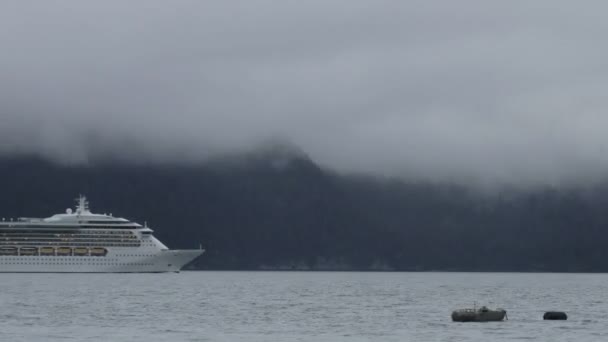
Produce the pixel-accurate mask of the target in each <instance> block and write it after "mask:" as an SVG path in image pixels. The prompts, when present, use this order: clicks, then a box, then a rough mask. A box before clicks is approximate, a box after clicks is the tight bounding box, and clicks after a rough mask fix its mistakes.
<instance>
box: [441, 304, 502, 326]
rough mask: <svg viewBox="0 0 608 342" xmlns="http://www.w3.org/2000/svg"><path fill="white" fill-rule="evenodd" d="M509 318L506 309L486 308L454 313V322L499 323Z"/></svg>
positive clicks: (462, 310)
mask: <svg viewBox="0 0 608 342" xmlns="http://www.w3.org/2000/svg"><path fill="white" fill-rule="evenodd" d="M506 317H507V311H506V310H504V309H500V308H499V309H496V310H490V309H488V308H487V307H485V306H482V307H480V308H473V309H460V310H455V311H454V312H452V320H453V321H454V322H499V321H502V320H504V319H505V318H506Z"/></svg>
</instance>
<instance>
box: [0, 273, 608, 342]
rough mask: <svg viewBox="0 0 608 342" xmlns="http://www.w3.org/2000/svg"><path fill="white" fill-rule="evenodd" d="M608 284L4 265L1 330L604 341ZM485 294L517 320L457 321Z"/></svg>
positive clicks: (574, 277)
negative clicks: (68, 270) (39, 270)
mask: <svg viewBox="0 0 608 342" xmlns="http://www.w3.org/2000/svg"><path fill="white" fill-rule="evenodd" d="M607 294H608V275H605V274H518V273H339V272H336V273H333V272H319V273H316V272H182V273H179V274H174V273H171V274H0V341H70V340H71V341H471V340H481V339H484V340H490V341H502V340H505V341H507V340H508V341H511V340H513V341H514V340H529V339H535V338H538V339H541V340H546V341H549V340H551V341H572V340H575V339H576V340H577V341H600V340H606V339H608V297H607ZM475 301H476V302H477V303H478V304H487V305H489V306H492V307H502V308H505V309H506V310H507V311H508V316H509V321H506V322H493V323H453V322H451V320H450V313H451V311H452V310H453V309H457V308H462V307H468V306H472V303H473V302H475ZM547 310H564V311H566V312H567V313H568V315H569V320H568V321H543V320H542V315H543V313H544V311H547Z"/></svg>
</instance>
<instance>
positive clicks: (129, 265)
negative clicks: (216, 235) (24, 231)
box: [0, 250, 204, 273]
mask: <svg viewBox="0 0 608 342" xmlns="http://www.w3.org/2000/svg"><path fill="white" fill-rule="evenodd" d="M203 252H204V251H203V250H165V251H160V252H158V253H156V254H154V255H150V256H138V255H137V254H132V256H131V255H129V254H127V255H125V254H122V253H120V254H119V253H112V252H111V251H110V253H108V255H107V256H105V257H93V256H89V257H80V256H0V273H1V272H4V273H162V272H179V270H180V269H181V268H182V267H183V266H184V265H186V264H187V263H189V262H190V261H192V260H193V259H195V258H196V257H198V256H200V255H201V254H202V253H203ZM112 254H116V255H114V256H113V255H112Z"/></svg>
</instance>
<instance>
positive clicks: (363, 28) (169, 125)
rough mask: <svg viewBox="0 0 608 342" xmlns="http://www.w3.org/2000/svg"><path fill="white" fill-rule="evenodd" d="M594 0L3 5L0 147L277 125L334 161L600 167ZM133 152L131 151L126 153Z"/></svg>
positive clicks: (237, 137)
mask: <svg viewBox="0 0 608 342" xmlns="http://www.w3.org/2000/svg"><path fill="white" fill-rule="evenodd" d="M607 9H608V5H605V4H603V3H601V2H596V3H592V4H587V5H585V6H582V5H580V4H575V3H572V2H566V1H562V2H560V1H557V2H556V1H537V2H533V3H532V2H527V1H509V2H506V3H500V4H496V3H489V2H486V1H461V2H455V3H449V4H446V3H445V2H439V1H436V2H433V1H431V2H429V1H401V2H396V1H357V0H355V1H352V0H349V1H346V0H344V1H316V0H313V1H306V2H302V1H281V2H276V1H263V0H259V1H231V2H220V1H210V2H200V1H174V2H171V3H168V2H166V1H131V2H121V1H114V0H110V1H103V2H98V3H87V2H79V1H53V2H45V3H36V4H28V3H26V2H22V1H6V2H3V3H2V4H1V5H0V44H1V46H2V54H0V76H1V77H0V120H1V122H0V153H4V154H7V153H12V154H15V153H17V154H19V153H40V154H42V155H45V156H47V157H50V158H53V159H56V160H59V161H67V162H82V161H86V160H87V158H88V155H87V154H88V153H90V151H91V148H90V147H91V146H97V147H98V148H99V149H104V150H107V149H109V151H110V152H109V153H115V154H117V155H120V154H123V153H125V151H129V149H130V148H131V147H133V146H137V149H135V150H137V151H143V150H145V153H141V154H140V155H139V156H140V157H141V158H153V159H158V160H172V161H173V160H180V157H182V154H181V152H182V151H187V153H186V155H187V156H188V159H189V160H192V159H193V158H194V159H196V158H206V157H207V156H209V155H213V154H217V153H223V152H230V151H235V150H240V149H249V148H251V146H252V145H253V144H255V143H257V142H259V141H261V140H264V139H268V138H274V137H277V136H279V137H285V138H286V139H288V140H290V141H291V142H293V143H294V144H296V145H297V146H299V147H301V148H302V149H303V150H304V151H306V152H307V153H309V154H310V155H311V157H312V158H313V159H314V160H317V161H318V162H320V163H322V164H324V165H327V166H329V167H332V168H336V169H338V170H342V171H356V172H372V173H377V174H385V175H391V176H403V177H409V178H415V179H428V180H437V181H462V182H482V183H493V182H499V183H516V184H567V183H580V182H583V183H589V182H594V181H599V180H603V179H605V177H606V175H607V174H608V154H607V153H606V148H607V144H608V135H606V134H605V132H604V127H607V126H608V115H606V114H605V113H604V111H605V108H606V107H607V106H606V105H607V102H608V97H607V96H605V92H606V90H605V87H606V86H605V83H606V80H607V79H608V64H607V63H606V60H608V58H607V57H608V48H606V47H605V46H604V45H605V44H602V42H603V39H602V38H603V37H604V35H605V32H608V22H607V21H606V20H605V19H604V18H603V15H602V14H603V13H605V12H606V10H607ZM130 158H135V159H137V158H138V156H137V155H132V156H130Z"/></svg>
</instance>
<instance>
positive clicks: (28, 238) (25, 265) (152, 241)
mask: <svg viewBox="0 0 608 342" xmlns="http://www.w3.org/2000/svg"><path fill="white" fill-rule="evenodd" d="M152 233H153V231H152V229H150V228H148V227H147V225H146V224H144V226H142V225H140V224H138V223H135V222H131V221H129V220H127V219H124V218H119V217H114V216H112V214H110V215H105V214H103V215H102V214H93V213H92V212H91V211H90V210H89V203H88V202H87V199H86V198H85V197H84V196H80V198H78V199H77V205H76V208H75V210H72V209H67V210H66V213H65V214H56V215H53V216H51V217H48V218H42V219H40V218H19V219H17V220H12V219H11V220H6V219H2V221H1V222H0V272H48V273H79V272H90V273H97V272H102V273H132V272H141V273H143V272H146V273H147V272H178V271H179V270H180V269H181V268H182V267H183V266H184V265H186V264H187V263H189V262H190V261H192V260H194V259H195V258H196V257H198V256H200V255H201V254H202V253H203V252H204V250H203V249H194V250H170V249H169V248H167V246H165V245H164V244H163V243H162V242H160V241H159V240H158V239H156V238H155V237H154V235H153V234H152Z"/></svg>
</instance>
